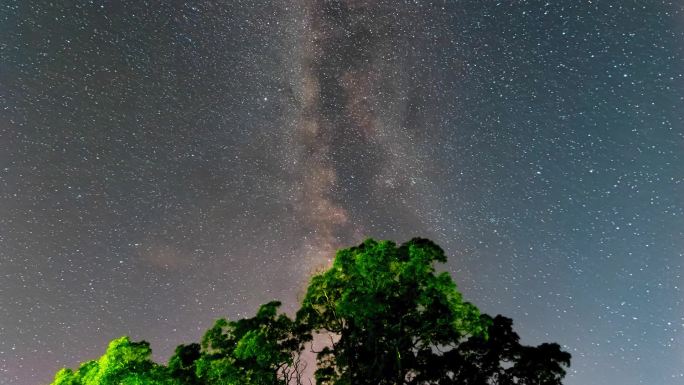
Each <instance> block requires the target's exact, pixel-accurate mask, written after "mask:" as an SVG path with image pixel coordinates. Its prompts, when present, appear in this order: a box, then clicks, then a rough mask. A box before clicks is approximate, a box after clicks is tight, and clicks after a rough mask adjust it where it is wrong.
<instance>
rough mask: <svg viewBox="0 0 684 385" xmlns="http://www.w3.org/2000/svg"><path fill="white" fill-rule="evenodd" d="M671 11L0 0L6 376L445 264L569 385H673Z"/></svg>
mask: <svg viewBox="0 0 684 385" xmlns="http://www.w3.org/2000/svg"><path fill="white" fill-rule="evenodd" d="M682 154H684V4H683V3H682V2H681V1H656V0H645V1H634V0H625V1H603V0H591V1H589V0H584V1H579V0H577V1H482V0H461V1H457V0H445V1H420V0H416V1H400V0H395V1H383V0H381V1H372V0H365V1H364V0H329V1H322V0H287V1H286V0H235V1H209V0H198V1H175V0H174V1H153V0H146V1H142V0H136V1H133V0H130V1H104V0H90V1H51V2H49V1H39V0H28V1H19V0H4V1H1V2H0V384H2V385H10V384H12V385H15V384H16V385H36V384H46V383H49V382H50V381H51V378H52V376H53V375H54V373H55V371H56V370H58V369H59V368H61V367H65V366H66V367H76V366H77V365H78V363H80V362H82V361H85V360H88V359H93V358H97V357H99V356H100V355H101V354H102V353H103V352H104V349H105V347H106V344H107V342H108V341H109V340H111V339H113V338H116V337H119V336H121V335H130V336H131V337H132V338H134V339H145V340H148V341H150V342H151V344H152V348H153V350H154V352H155V358H156V359H157V360H159V361H165V360H166V359H167V358H168V357H169V356H170V354H171V352H172V351H173V348H174V347H175V346H176V345H178V344H180V343H187V342H191V341H197V340H199V338H200V337H201V335H202V334H203V332H204V330H206V329H207V328H208V327H210V326H211V325H212V323H213V321H214V320H215V319H216V318H219V317H224V316H225V317H229V318H233V319H235V318H238V317H245V316H251V315H252V314H253V313H254V311H255V310H256V308H257V306H258V305H259V304H261V303H264V302H266V301H269V300H272V299H281V300H283V302H284V309H285V310H286V311H289V312H292V311H293V310H294V309H296V308H297V302H298V300H300V299H301V297H302V294H303V290H304V288H305V287H306V284H307V279H308V277H309V276H310V274H312V273H313V272H315V271H320V270H321V269H322V268H325V266H327V265H328V263H329V261H330V258H331V256H332V255H333V251H334V250H335V249H337V248H340V247H347V246H352V245H355V244H357V243H359V242H360V241H361V240H363V239H364V238H365V237H374V238H379V239H392V240H395V241H397V242H403V241H406V240H408V239H410V238H411V237H414V236H421V237H427V238H430V239H432V240H434V241H435V242H437V243H438V244H439V245H441V246H442V247H443V248H444V249H445V251H446V252H447V255H448V256H449V262H448V263H447V264H446V265H443V266H441V267H440V269H443V270H446V271H449V272H451V273H452V275H453V277H454V279H455V280H456V282H457V283H458V284H459V288H460V290H461V291H462V292H463V293H464V296H465V297H466V299H467V300H469V301H471V302H473V303H475V304H476V305H477V306H478V307H479V308H480V309H481V310H482V311H484V312H487V313H490V314H498V313H501V314H504V315H506V316H509V317H511V318H513V320H514V322H515V328H516V330H517V331H518V332H519V333H520V335H521V337H522V341H523V343H526V344H537V343H541V342H544V341H555V342H558V343H560V344H561V345H562V346H563V347H564V348H565V349H566V350H567V351H569V352H570V353H571V354H572V355H573V364H572V367H571V368H570V371H569V374H568V377H567V378H566V382H565V383H566V384H568V385H602V384H623V385H637V384H645V385H659V384H662V385H677V384H684V304H683V302H682V301H683V299H684V298H683V295H684V293H683V292H682V287H683V286H684V278H683V277H682V269H683V265H684V159H683V155H682Z"/></svg>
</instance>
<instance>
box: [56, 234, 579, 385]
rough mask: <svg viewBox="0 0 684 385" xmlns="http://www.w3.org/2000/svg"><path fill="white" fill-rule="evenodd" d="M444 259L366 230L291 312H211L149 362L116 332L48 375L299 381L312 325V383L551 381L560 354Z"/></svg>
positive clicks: (541, 384) (102, 380) (63, 382)
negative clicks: (186, 338)
mask: <svg viewBox="0 0 684 385" xmlns="http://www.w3.org/2000/svg"><path fill="white" fill-rule="evenodd" d="M445 261H446V256H445V255H444V251H443V250H442V249H441V248H440V247H439V246H437V245H435V244H434V243H432V242H431V241H429V240H426V239H420V238H414V239H412V240H411V241H409V242H407V243H404V244H402V245H401V246H399V247H397V246H396V244H395V243H393V242H390V241H380V242H378V241H375V240H372V239H368V240H366V241H365V242H363V243H362V244H361V245H359V246H357V247H352V248H348V249H343V250H339V251H338V252H337V255H336V258H335V261H334V263H333V266H332V267H331V268H330V269H329V270H327V271H325V272H323V273H321V274H318V275H315V276H314V277H312V279H311V283H310V285H309V287H308V290H307V293H306V296H305V298H304V300H303V303H302V307H301V309H300V310H299V311H298V312H297V317H296V319H295V320H292V319H290V318H289V317H288V316H286V315H285V314H278V308H279V306H280V302H277V301H273V302H269V303H267V304H265V305H262V306H261V307H260V308H259V310H258V311H257V313H256V315H255V316H254V317H252V318H246V319H240V320H237V321H228V320H226V319H219V320H217V321H216V322H215V324H214V325H213V326H212V327H211V328H210V329H209V330H207V332H206V333H205V334H204V336H203V338H202V341H201V344H197V343H192V344H188V345H180V346H178V347H177V348H176V350H175V352H174V354H173V355H172V356H171V358H170V359H169V362H168V366H163V365H159V364H156V363H154V362H152V361H151V360H150V355H151V350H150V346H149V344H148V343H147V342H145V341H141V342H132V341H131V340H130V339H129V338H128V337H121V338H118V339H115V340H113V341H111V343H110V344H109V346H108V348H107V351H106V352H105V354H104V355H103V356H102V357H100V358H99V359H97V360H92V361H88V362H85V363H83V364H82V365H81V366H80V367H79V368H78V369H77V370H75V371H73V370H71V369H62V370H60V371H58V372H57V374H56V375H55V379H54V381H53V383H52V385H238V384H240V385H267V384H268V385H278V384H280V385H289V384H297V385H299V384H301V383H302V381H301V378H300V377H299V374H301V371H300V369H301V367H300V366H299V364H300V361H299V359H300V353H301V352H302V350H303V349H304V347H305V346H306V344H307V343H309V342H311V341H312V334H313V333H324V334H325V333H328V334H330V337H331V340H330V341H331V343H330V346H326V347H322V348H320V347H319V348H320V351H319V352H318V354H317V370H316V373H315V379H316V383H317V384H319V385H363V384H368V385H371V384H372V385H377V384H387V385H389V384H393V385H394V384H396V385H398V384H406V385H419V384H420V385H428V384H439V385H456V384H459V385H486V384H498V385H533V384H534V385H560V384H561V381H562V379H563V377H564V376H565V374H566V372H565V368H567V367H568V366H569V365H570V354H568V353H567V352H564V351H562V350H561V348H560V346H559V345H558V344H555V343H551V344H541V345H539V346H537V347H532V346H523V345H521V344H520V342H519V337H518V335H517V334H516V333H515V332H514V331H513V329H512V325H513V322H512V320H510V319H509V318H506V317H502V316H496V317H494V318H492V317H490V316H488V315H486V314H480V312H479V311H478V309H477V308H476V307H475V306H473V305H472V304H470V303H468V302H465V301H464V300H463V298H462V296H461V294H460V293H459V292H458V291H457V289H456V284H455V283H454V282H453V280H452V279H451V277H450V276H449V275H448V274H447V273H437V272H436V270H435V266H434V265H435V263H437V262H445Z"/></svg>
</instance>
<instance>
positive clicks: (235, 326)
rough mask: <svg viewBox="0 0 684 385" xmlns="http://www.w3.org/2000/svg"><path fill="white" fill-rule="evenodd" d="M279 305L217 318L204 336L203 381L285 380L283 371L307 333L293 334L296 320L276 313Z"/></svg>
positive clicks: (199, 371)
mask: <svg viewBox="0 0 684 385" xmlns="http://www.w3.org/2000/svg"><path fill="white" fill-rule="evenodd" d="M279 306H280V302H277V301H274V302H269V303H267V304H265V305H262V306H261V307H260V308H259V310H258V312H257V315H256V316H255V317H253V318H248V319H242V320H239V321H234V322H233V321H231V322H229V321H227V320H225V319H220V320H218V321H216V323H215V324H214V326H213V327H212V328H211V329H209V330H208V331H207V333H206V334H205V335H204V338H203V339H202V348H203V351H204V352H203V354H202V356H201V357H200V358H199V360H198V362H197V370H196V373H197V375H198V377H199V379H200V380H201V381H202V383H206V384H208V385H212V384H217V385H218V384H255V385H257V384H259V385H260V384H264V385H265V384H269V385H272V384H286V383H287V376H286V375H284V371H286V370H287V368H288V366H289V365H292V364H293V363H294V360H295V357H296V354H297V353H298V352H299V351H300V350H301V347H300V346H301V344H302V343H303V342H305V341H306V340H307V337H306V336H304V335H301V336H296V335H295V334H294V322H293V321H292V320H291V319H290V318H288V317H287V316H286V315H285V314H280V315H278V314H277V309H278V307H279Z"/></svg>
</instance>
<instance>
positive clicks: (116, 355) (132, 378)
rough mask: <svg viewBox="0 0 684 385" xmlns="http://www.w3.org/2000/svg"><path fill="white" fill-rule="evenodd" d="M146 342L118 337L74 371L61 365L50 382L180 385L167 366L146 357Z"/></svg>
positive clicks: (147, 353)
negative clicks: (103, 352)
mask: <svg viewBox="0 0 684 385" xmlns="http://www.w3.org/2000/svg"><path fill="white" fill-rule="evenodd" d="M151 353H152V351H151V350H150V345H149V344H148V343H147V342H145V341H141V342H131V340H130V339H129V338H128V337H121V338H118V339H115V340H113V341H112V342H110V343H109V347H108V348H107V351H106V352H105V354H104V355H103V356H102V357H100V359H98V360H97V361H88V362H86V363H84V364H82V365H81V366H80V367H79V368H78V370H77V371H76V372H73V371H72V370H71V369H62V370H60V371H59V372H57V375H56V376H55V380H54V382H53V383H52V384H53V385H180V384H181V383H180V382H179V381H178V380H177V379H174V378H172V377H171V376H170V375H169V373H168V372H167V370H166V369H165V368H164V367H162V366H160V365H157V364H155V363H154V362H152V361H151V360H150V354H151Z"/></svg>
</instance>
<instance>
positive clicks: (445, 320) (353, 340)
mask: <svg viewBox="0 0 684 385" xmlns="http://www.w3.org/2000/svg"><path fill="white" fill-rule="evenodd" d="M445 261H446V257H445V255H444V251H443V250H442V249H441V248H440V247H439V246H437V245H435V244H434V243H432V242H431V241H429V240H426V239H420V238H415V239H413V240H411V241H409V242H407V243H405V244H403V245H401V247H396V245H395V244H394V243H393V242H390V241H381V242H376V241H374V240H372V239H368V240H366V241H365V242H364V243H362V244H361V245H359V246H357V247H352V248H348V249H344V250H340V251H338V252H337V256H336V257H335V261H334V263H333V266H332V267H331V268H330V269H329V270H328V271H326V272H324V273H322V274H319V275H316V276H314V277H313V279H312V280H311V284H310V285H309V288H308V291H307V293H306V297H305V298H304V301H303V304H302V308H301V310H300V311H299V312H298V314H297V319H298V321H299V322H300V323H303V324H305V325H308V326H309V328H310V329H312V330H314V331H317V332H324V333H332V334H333V335H334V336H335V337H334V338H333V341H334V342H333V343H332V346H331V347H329V348H328V349H324V350H323V351H322V352H321V353H320V354H319V365H320V366H321V367H320V369H319V370H318V372H317V381H318V383H319V384H373V385H377V384H402V383H404V382H405V381H409V380H410V379H411V378H413V377H415V376H417V375H418V374H419V373H418V372H419V371H420V370H421V366H420V365H419V360H418V358H419V356H420V354H421V352H425V351H432V350H434V349H437V348H439V347H440V346H446V345H450V344H453V343H456V342H458V341H459V340H460V339H461V338H463V337H465V336H482V337H485V336H486V331H487V327H488V323H487V322H486V320H484V319H483V318H481V317H480V313H479V311H478V309H477V308H476V307H475V306H473V305H472V304H470V303H467V302H464V301H463V299H462V298H461V294H460V293H459V292H458V291H457V290H456V285H455V284H454V282H453V280H452V279H451V277H450V276H449V274H447V273H444V272H443V273H439V274H438V273H436V272H435V268H434V263H435V262H445Z"/></svg>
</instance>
